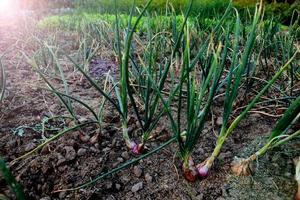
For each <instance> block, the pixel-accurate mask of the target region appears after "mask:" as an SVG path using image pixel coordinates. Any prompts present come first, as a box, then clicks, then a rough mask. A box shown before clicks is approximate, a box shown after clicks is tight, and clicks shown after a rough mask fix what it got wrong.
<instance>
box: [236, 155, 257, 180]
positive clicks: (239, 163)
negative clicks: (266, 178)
mask: <svg viewBox="0 0 300 200" xmlns="http://www.w3.org/2000/svg"><path fill="white" fill-rule="evenodd" d="M255 159H256V156H251V157H249V158H247V159H237V160H236V161H233V163H232V166H231V171H232V172H233V174H235V175H237V176H250V175H252V174H253V173H254V167H253V163H252V162H253V160H255Z"/></svg>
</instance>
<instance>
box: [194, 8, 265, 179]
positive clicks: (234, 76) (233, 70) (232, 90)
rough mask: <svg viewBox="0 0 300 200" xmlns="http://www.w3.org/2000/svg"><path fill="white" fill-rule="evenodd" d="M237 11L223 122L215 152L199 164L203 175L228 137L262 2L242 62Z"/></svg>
mask: <svg viewBox="0 0 300 200" xmlns="http://www.w3.org/2000/svg"><path fill="white" fill-rule="evenodd" d="M236 13H237V18H236V23H235V24H236V25H235V34H234V42H233V43H234V44H233V45H234V47H233V53H232V60H231V66H230V69H229V74H228V78H227V89H226V94H225V101H224V112H223V124H222V128H221V131H220V134H219V136H218V139H217V145H216V148H215V149H214V152H213V154H212V155H211V156H210V157H209V158H208V159H207V160H206V161H205V162H204V163H201V164H199V165H198V166H197V169H198V172H199V175H200V176H201V177H206V176H207V175H208V171H209V169H210V168H211V166H212V164H213V162H214V160H215V159H216V157H217V156H218V154H219V152H220V150H221V147H222V145H223V143H224V142H225V141H226V138H227V137H228V130H229V129H228V121H229V117H230V114H231V112H232V108H233V103H234V101H235V99H236V97H237V94H238V89H239V86H240V84H241V81H242V75H243V73H244V71H245V68H246V66H247V64H248V60H249V58H250V57H251V52H252V50H253V46H254V41H255V38H256V34H255V32H256V29H257V25H258V22H259V20H260V16H261V13H262V4H260V7H259V8H258V9H257V10H256V12H255V16H254V20H253V25H252V29H251V31H250V33H249V37H248V40H247V43H246V46H245V50H244V52H243V54H242V56H241V63H239V60H238V59H239V56H240V55H239V38H240V32H241V23H240V18H239V14H238V12H236Z"/></svg>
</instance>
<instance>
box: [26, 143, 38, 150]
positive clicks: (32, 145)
mask: <svg viewBox="0 0 300 200" xmlns="http://www.w3.org/2000/svg"><path fill="white" fill-rule="evenodd" d="M35 146H36V145H35V144H34V143H29V144H27V145H26V147H25V151H31V150H32V149H34V148H35Z"/></svg>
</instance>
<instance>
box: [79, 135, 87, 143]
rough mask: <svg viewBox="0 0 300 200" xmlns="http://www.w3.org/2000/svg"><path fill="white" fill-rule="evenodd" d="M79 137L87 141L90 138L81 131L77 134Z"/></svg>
mask: <svg viewBox="0 0 300 200" xmlns="http://www.w3.org/2000/svg"><path fill="white" fill-rule="evenodd" d="M79 138H80V140H81V141H82V142H88V141H89V140H90V136H89V135H86V134H83V133H81V134H80V135H79Z"/></svg>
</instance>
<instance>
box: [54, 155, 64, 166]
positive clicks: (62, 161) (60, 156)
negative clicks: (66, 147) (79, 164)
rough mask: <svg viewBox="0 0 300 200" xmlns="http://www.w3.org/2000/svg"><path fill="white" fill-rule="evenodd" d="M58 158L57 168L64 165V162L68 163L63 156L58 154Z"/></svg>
mask: <svg viewBox="0 0 300 200" xmlns="http://www.w3.org/2000/svg"><path fill="white" fill-rule="evenodd" d="M57 157H58V158H57V160H58V161H57V163H56V164H57V166H59V165H61V164H63V163H64V162H66V159H65V158H64V157H63V156H62V155H61V154H58V156H57Z"/></svg>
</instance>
